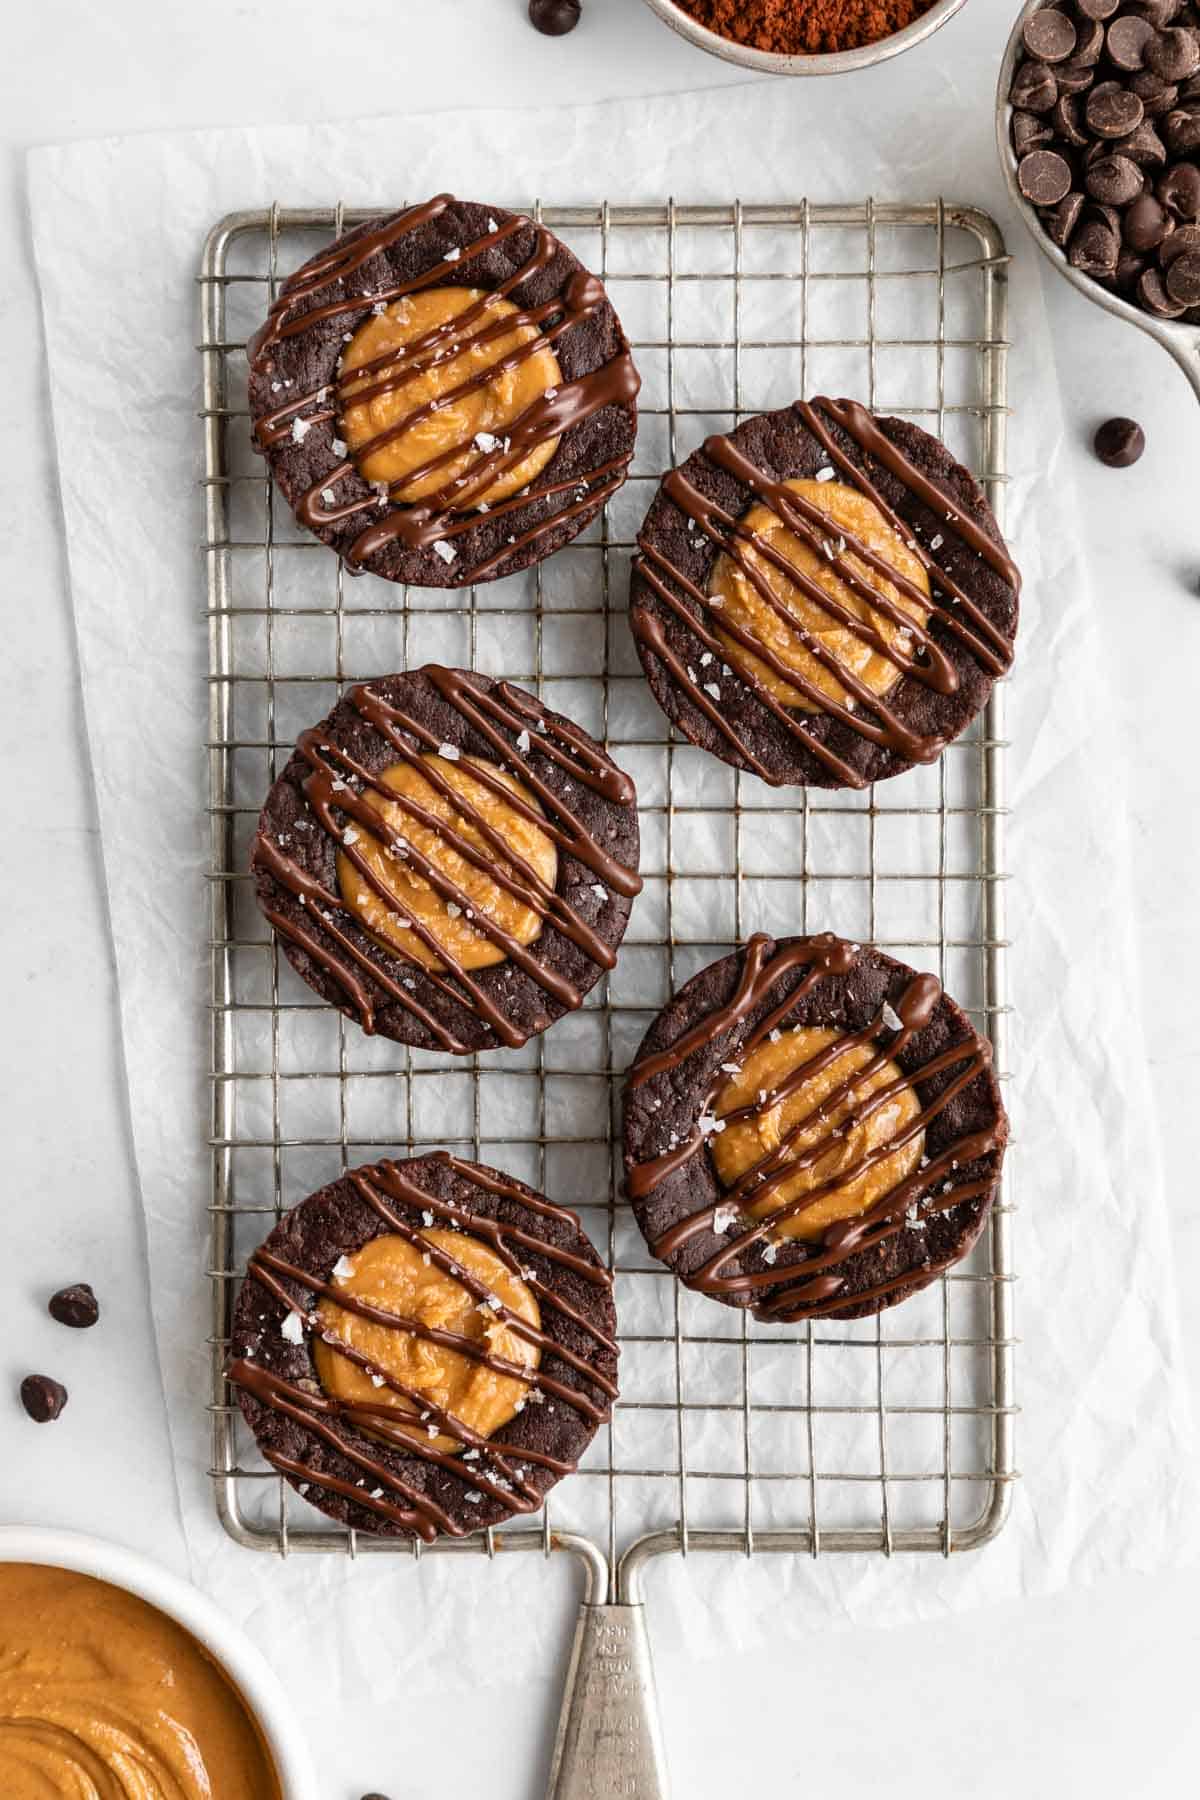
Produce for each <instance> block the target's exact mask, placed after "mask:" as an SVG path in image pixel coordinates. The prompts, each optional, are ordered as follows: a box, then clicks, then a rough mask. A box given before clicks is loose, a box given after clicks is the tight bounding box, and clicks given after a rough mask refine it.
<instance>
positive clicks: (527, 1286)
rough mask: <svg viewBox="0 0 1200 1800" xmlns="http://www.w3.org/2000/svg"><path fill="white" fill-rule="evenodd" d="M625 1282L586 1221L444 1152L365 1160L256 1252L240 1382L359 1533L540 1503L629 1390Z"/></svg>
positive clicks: (310, 1496) (404, 1530) (427, 1532)
mask: <svg viewBox="0 0 1200 1800" xmlns="http://www.w3.org/2000/svg"><path fill="white" fill-rule="evenodd" d="M615 1333H616V1314H615V1312H614V1310H613V1301H612V1277H611V1276H610V1275H609V1273H608V1270H607V1269H605V1268H604V1267H603V1265H602V1264H601V1262H600V1259H599V1257H598V1256H597V1255H596V1252H595V1251H594V1250H593V1249H592V1246H591V1244H590V1243H589V1242H588V1240H587V1238H586V1237H585V1236H584V1233H583V1231H582V1230H581V1229H580V1225H579V1221H578V1219H577V1218H576V1217H575V1215H574V1213H571V1212H567V1211H566V1210H565V1208H563V1207H560V1206H552V1205H551V1203H550V1202H549V1201H548V1200H546V1199H544V1198H543V1197H542V1195H541V1194H536V1193H534V1192H533V1190H532V1189H531V1188H527V1187H525V1186H524V1185H523V1183H521V1182H519V1181H514V1180H512V1179H511V1178H510V1177H509V1176H507V1175H502V1174H500V1173H499V1172H498V1171H497V1170H496V1169H487V1168H483V1167H482V1166H481V1165H480V1164H478V1163H472V1162H463V1161H461V1160H460V1159H459V1158H458V1157H456V1156H449V1155H447V1154H446V1153H445V1152H444V1151H441V1152H439V1153H438V1154H437V1155H435V1156H423V1157H418V1158H417V1159H415V1160H414V1161H411V1162H380V1163H375V1164H372V1165H369V1166H367V1167H365V1168H361V1169H350V1170H347V1172H346V1173H345V1174H344V1175H342V1176H341V1177H340V1178H339V1179H338V1180H337V1181H334V1182H331V1183H330V1185H329V1186H328V1187H325V1188H322V1189H321V1190H320V1192H319V1193H316V1194H311V1195H310V1196H309V1197H308V1199H307V1200H302V1201H301V1202H300V1204H299V1206H295V1207H293V1208H292V1210H291V1211H290V1212H289V1213H286V1214H285V1215H284V1217H283V1218H282V1219H281V1220H280V1221H279V1223H278V1225H276V1227H275V1229H274V1231H272V1233H271V1235H270V1237H268V1238H267V1240H266V1242H265V1243H264V1244H262V1245H260V1247H259V1248H258V1249H257V1250H256V1251H255V1252H254V1254H253V1255H252V1256H251V1258H250V1261H249V1265H248V1268H247V1271H246V1280H245V1281H244V1282H243V1284H242V1289H241V1292H240V1294H239V1296H238V1302H237V1308H236V1311H235V1314H234V1323H233V1347H232V1361H231V1364H230V1367H229V1379H230V1380H231V1382H233V1384H234V1386H235V1388H236V1389H237V1394H238V1400H239V1402H240V1404H241V1408H242V1412H243V1413H244V1414H245V1417H246V1420H247V1423H248V1424H249V1426H250V1429H251V1430H252V1431H253V1433H254V1436H255V1438H256V1440H257V1442H258V1446H259V1449H260V1450H261V1451H262V1454H263V1455H264V1456H265V1458H266V1459H267V1461H268V1462H269V1463H270V1464H271V1465H272V1466H273V1467H274V1468H276V1469H278V1470H279V1471H280V1473H281V1474H283V1475H285V1476H286V1477H287V1478H288V1480H289V1481H290V1482H291V1483H292V1485H293V1486H294V1487H297V1488H298V1489H299V1491H300V1493H301V1494H303V1495H304V1497H305V1499H306V1500H308V1501H309V1502H310V1503H311V1504H312V1505H313V1506H316V1507H319V1508H320V1510H321V1511H322V1512H324V1513H328V1514H329V1516H330V1517H331V1518H334V1519H337V1520H339V1521H340V1522H341V1523H342V1524H344V1525H349V1526H352V1527H353V1528H354V1529H355V1530H358V1531H369V1532H374V1533H376V1534H377V1535H383V1536H387V1537H413V1536H415V1537H420V1538H424V1539H425V1540H426V1541H427V1542H428V1541H431V1540H432V1539H433V1538H435V1537H437V1536H439V1535H446V1536H449V1537H463V1536H464V1535H465V1534H466V1533H467V1532H471V1531H478V1530H480V1529H481V1528H482V1527H484V1526H487V1525H499V1524H501V1523H502V1522H504V1521H506V1520H508V1519H511V1518H513V1517H515V1516H516V1515H517V1514H521V1513H532V1512H536V1511H537V1509H538V1508H539V1507H540V1506H541V1504H542V1500H543V1498H544V1496H545V1494H546V1493H547V1491H548V1490H549V1489H550V1488H552V1487H553V1486H554V1484H555V1482H556V1481H558V1480H560V1479H561V1477H562V1476H564V1475H568V1474H570V1473H571V1472H572V1470H573V1469H574V1468H575V1465H576V1464H577V1462H578V1461H579V1458H580V1457H581V1456H582V1455H583V1452H584V1451H585V1450H586V1448H587V1446H588V1444H589V1443H590V1442H591V1440H592V1437H593V1435H594V1434H595V1431H596V1428H597V1426H598V1425H600V1424H601V1423H602V1422H603V1421H604V1420H605V1419H607V1418H608V1415H609V1411H610V1409H611V1406H612V1403H613V1400H614V1399H615V1398H616V1393H617V1381H616V1376H617V1346H616V1340H615Z"/></svg>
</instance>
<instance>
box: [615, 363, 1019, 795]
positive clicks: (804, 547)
mask: <svg viewBox="0 0 1200 1800" xmlns="http://www.w3.org/2000/svg"><path fill="white" fill-rule="evenodd" d="M638 546H639V550H638V555H637V557H636V558H635V561H634V566H633V583H632V592H631V600H630V622H631V624H632V628H633V634H634V637H635V639H636V641H637V647H638V654H639V655H640V657H641V659H642V665H643V667H644V669H645V671H646V676H647V679H648V680H649V683H650V687H651V691H652V692H653V694H654V697H655V699H656V700H657V701H658V704H659V705H660V706H661V707H662V709H663V711H664V712H665V713H666V714H667V717H668V718H669V719H670V720H671V722H672V724H674V725H677V726H678V727H679V729H680V731H682V732H683V733H684V734H685V736H687V737H688V738H690V739H691V740H692V742H693V743H694V744H698V745H699V746H700V747H701V749H704V750H711V751H712V753H713V755H714V756H719V757H721V759H722V760H723V761H724V762H727V763H732V764H733V766H734V767H735V768H738V769H744V770H746V771H747V772H748V773H751V774H754V775H759V776H761V777H762V779H763V780H764V781H769V782H770V783H772V785H774V786H785V785H788V784H804V785H808V786H812V787H852V788H860V787H865V786H867V785H868V783H870V782H872V781H880V780H882V779H883V778H884V777H885V776H888V775H898V774H900V773H901V772H902V771H903V770H905V769H908V768H911V767H912V766H913V764H914V763H927V762H933V761H935V760H936V758H937V757H938V756H939V755H940V753H941V751H942V750H943V749H944V747H945V745H946V744H948V743H949V742H950V740H951V739H952V738H955V737H957V736H958V734H959V733H960V732H961V731H962V730H964V729H965V727H966V726H967V725H968V724H969V723H970V722H971V720H972V719H973V718H974V717H975V715H976V714H977V713H978V712H979V711H980V710H981V709H982V708H983V706H984V704H985V702H986V701H987V697H988V695H989V693H990V692H991V688H992V683H993V682H994V681H995V679H996V677H997V676H999V675H1002V674H1003V673H1004V671H1005V670H1006V669H1007V668H1008V666H1009V663H1010V662H1011V660H1012V647H1013V637H1014V634H1015V632H1016V627H1017V597H1018V590H1019V585H1020V582H1019V577H1018V574H1017V570H1016V568H1015V567H1014V565H1013V562H1012V559H1011V558H1010V557H1009V555H1008V552H1007V550H1006V549H1005V547H1004V540H1003V539H1002V537H1001V535H1000V528H999V526H998V525H997V524H996V521H995V519H994V517H993V516H992V512H991V508H990V507H989V506H988V503H987V501H986V500H985V498H984V496H983V493H982V491H981V489H980V488H979V485H978V483H977V482H976V481H975V479H974V478H973V476H971V475H970V474H969V473H968V472H967V470H966V469H964V468H963V467H962V466H961V464H959V463H957V462H955V460H954V458H953V457H952V456H951V455H950V452H949V451H948V450H947V449H946V448H945V446H944V445H943V444H940V443H939V442H938V441H937V439H936V438H932V437H930V436H929V435H928V433H927V432H924V431H921V430H919V429H918V427H917V426H915V425H910V424H908V423H907V422H906V421H905V420H903V419H877V418H875V417H873V416H872V414H871V413H869V412H868V411H867V409H866V408H865V407H864V406H859V405H858V404H857V403H856V402H855V401H853V400H824V399H818V400H813V401H812V402H811V403H810V402H808V401H797V402H796V404H795V405H794V406H789V407H785V408H784V409H783V410H782V411H781V412H774V413H765V414H762V415H760V416H759V417H758V418H753V419H747V420H746V422H745V423H744V424H743V425H739V426H738V427H737V429H736V430H735V431H733V432H730V433H729V435H728V436H721V435H717V436H713V437H710V438H707V439H706V440H705V442H704V444H703V445H702V446H701V448H700V449H699V450H697V451H695V452H694V454H693V455H691V456H690V457H689V458H688V459H687V461H686V462H685V463H683V464H682V465H681V466H680V467H679V468H677V469H672V470H671V471H670V472H669V473H668V474H667V475H666V476H665V477H664V478H663V483H662V486H661V488H660V489H659V492H658V495H657V497H656V498H655V500H654V502H653V504H652V505H651V507H650V511H649V512H648V513H647V515H646V521H645V524H644V525H643V527H642V530H641V533H640V534H639V537H638Z"/></svg>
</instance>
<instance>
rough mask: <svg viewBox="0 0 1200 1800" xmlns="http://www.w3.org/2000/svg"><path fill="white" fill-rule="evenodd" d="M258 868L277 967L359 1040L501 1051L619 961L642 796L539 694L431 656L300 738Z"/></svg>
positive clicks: (273, 797) (269, 812) (257, 848)
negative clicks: (359, 1030) (342, 1016)
mask: <svg viewBox="0 0 1200 1800" xmlns="http://www.w3.org/2000/svg"><path fill="white" fill-rule="evenodd" d="M251 862H252V865H253V870H254V878H255V891H256V894H257V897H258V903H259V906H260V907H261V908H262V911H263V912H264V914H265V915H266V917H267V919H268V920H269V921H270V923H271V925H272V927H273V928H274V930H275V932H276V934H277V936H278V938H279V940H280V942H281V943H282V946H283V950H284V953H285V954H286V956H287V958H288V960H289V962H290V963H291V964H292V966H293V967H294V968H295V969H296V971H297V973H298V974H300V975H301V976H302V977H303V978H304V980H305V981H307V982H308V984H309V986H310V987H313V988H315V989H316V991H317V992H318V993H319V994H321V995H322V996H323V997H324V998H325V999H326V1000H329V1001H331V1002H332V1004H333V1005H334V1006H336V1007H338V1008H339V1009H340V1010H341V1011H342V1012H344V1013H346V1014H347V1016H348V1017H350V1018H353V1019H355V1020H357V1022H358V1023H359V1024H360V1025H361V1026H362V1027H363V1029H364V1031H367V1032H379V1033H380V1034H381V1035H382V1036H384V1037H390V1038H395V1039H396V1040H397V1041H398V1042H400V1043H404V1044H415V1045H418V1046H420V1047H421V1048H422V1049H428V1050H444V1051H449V1052H451V1053H453V1054H454V1055H467V1054H469V1053H470V1052H473V1051H476V1050H490V1049H494V1048H497V1047H501V1046H502V1047H507V1048H510V1049H513V1048H516V1047H518V1046H519V1045H521V1044H524V1043H525V1042H526V1041H527V1040H528V1039H529V1038H531V1037H533V1036H535V1035H536V1034H537V1033H538V1032H539V1031H544V1030H545V1029H546V1027H547V1025H550V1024H553V1022H554V1020H555V1019H558V1018H561V1017H562V1015H563V1013H566V1012H571V1011H573V1010H574V1008H575V1007H577V1006H579V1005H580V1004H581V1002H582V1000H583V997H584V995H585V994H586V993H587V992H588V990H589V988H591V987H592V986H594V984H595V983H596V982H597V981H598V980H599V978H600V976H601V975H602V974H603V973H604V971H605V970H607V969H611V968H612V967H613V965H614V964H615V962H616V949H617V945H618V944H619V943H620V941H621V939H622V937H623V936H624V933H625V927H626V925H627V923H628V921H629V912H630V906H631V904H632V901H633V898H634V895H635V894H637V893H638V892H639V891H640V889H641V885H642V884H641V879H640V877H639V875H638V873H637V867H638V817H637V794H636V791H635V789H634V785H633V782H632V781H631V780H630V778H629V776H628V775H626V774H625V773H624V771H623V770H621V769H619V768H618V767H617V765H616V764H615V763H614V762H612V761H611V760H610V759H609V757H607V756H606V755H605V753H604V751H603V750H602V749H601V748H600V746H599V745H598V744H597V743H595V742H594V741H593V739H592V738H590V737H589V736H588V734H587V732H586V731H583V730H581V728H580V727H579V726H578V725H574V724H572V723H571V721H570V720H569V719H564V718H563V717H561V715H560V714H558V713H553V712H550V711H548V710H547V708H546V707H544V706H543V705H542V704H541V702H540V701H538V700H535V699H534V697H533V695H532V694H527V693H525V692H524V690H523V689H521V688H517V687H512V686H511V685H510V684H509V683H508V682H506V681H493V680H491V679H490V678H489V677H487V676H485V675H470V674H467V673H466V672H465V671H463V670H461V669H444V668H441V667H439V666H438V665H436V664H432V663H431V664H430V665H429V666H428V667H427V668H424V669H417V670H415V671H413V672H412V673H411V674H404V675H385V676H382V677H381V678H380V679H379V680H377V681H370V682H367V683H365V684H363V685H362V686H360V687H355V688H351V690H350V692H349V693H348V694H347V695H346V696H345V697H344V699H342V700H340V701H339V702H338V704H337V706H336V707H335V708H334V710H333V712H332V713H331V714H330V715H329V717H328V718H327V719H324V720H322V722H321V723H320V724H319V725H316V726H314V727H313V728H312V729H311V730H310V731H306V732H305V733H304V734H303V736H302V737H301V739H300V741H299V743H298V744H297V745H296V749H295V752H294V754H293V756H292V757H291V760H290V761H289V762H288V765H287V767H286V768H285V769H284V771H283V774H282V775H281V776H280V777H279V779H278V780H277V781H276V783H275V785H274V787H272V789H271V791H270V793H269V794H268V795H267V799H266V804H265V805H264V807H263V811H262V816H261V818H260V820H259V828H258V834H257V836H256V838H255V840H254V848H253V851H252V853H251Z"/></svg>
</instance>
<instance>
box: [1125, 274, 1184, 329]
mask: <svg viewBox="0 0 1200 1800" xmlns="http://www.w3.org/2000/svg"><path fill="white" fill-rule="evenodd" d="M1137 297H1138V304H1139V305H1141V306H1144V307H1145V309H1146V311H1147V312H1149V313H1153V314H1154V315H1155V317H1156V318H1159V319H1177V318H1178V317H1179V316H1180V314H1181V313H1184V312H1186V311H1187V307H1186V306H1185V305H1184V304H1183V302H1182V301H1181V300H1172V298H1171V296H1170V294H1168V292H1167V290H1166V287H1165V286H1164V284H1163V278H1162V276H1161V275H1160V274H1159V272H1158V270H1157V269H1147V270H1146V271H1145V273H1144V274H1143V275H1142V276H1141V278H1140V280H1139V281H1138V284H1137Z"/></svg>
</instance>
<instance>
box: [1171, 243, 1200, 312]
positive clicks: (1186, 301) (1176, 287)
mask: <svg viewBox="0 0 1200 1800" xmlns="http://www.w3.org/2000/svg"><path fill="white" fill-rule="evenodd" d="M1163 279H1164V280H1165V282H1166V287H1167V292H1168V294H1170V296H1171V298H1172V300H1178V301H1179V302H1180V303H1181V304H1182V305H1183V306H1200V254H1197V252H1196V251H1195V250H1190V251H1188V253H1187V254H1186V255H1185V256H1177V257H1176V258H1175V260H1174V262H1173V263H1172V264H1171V266H1170V267H1169V268H1168V270H1167V272H1166V275H1165V276H1164V278H1163Z"/></svg>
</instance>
